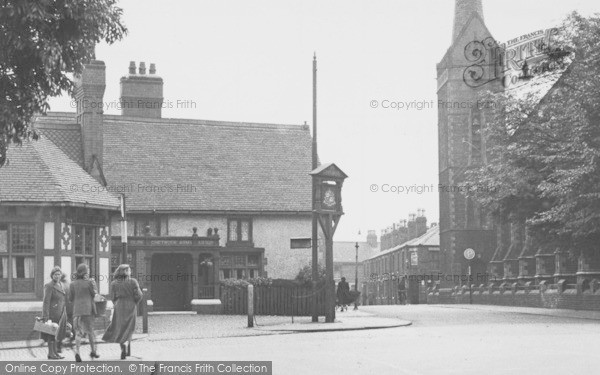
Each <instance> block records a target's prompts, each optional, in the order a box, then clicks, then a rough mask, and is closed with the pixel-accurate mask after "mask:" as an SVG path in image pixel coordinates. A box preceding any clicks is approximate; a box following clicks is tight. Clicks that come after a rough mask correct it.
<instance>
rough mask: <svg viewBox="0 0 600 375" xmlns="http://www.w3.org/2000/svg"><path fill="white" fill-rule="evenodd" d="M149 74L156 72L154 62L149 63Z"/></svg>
mask: <svg viewBox="0 0 600 375" xmlns="http://www.w3.org/2000/svg"><path fill="white" fill-rule="evenodd" d="M150 74H156V64H154V63H151V64H150Z"/></svg>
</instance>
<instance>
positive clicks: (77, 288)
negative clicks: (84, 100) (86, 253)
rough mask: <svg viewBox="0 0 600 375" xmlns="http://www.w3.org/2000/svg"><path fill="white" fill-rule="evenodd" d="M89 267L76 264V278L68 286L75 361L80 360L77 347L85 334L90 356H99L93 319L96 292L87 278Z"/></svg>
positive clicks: (92, 281) (92, 283)
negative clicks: (71, 304) (90, 349)
mask: <svg viewBox="0 0 600 375" xmlns="http://www.w3.org/2000/svg"><path fill="white" fill-rule="evenodd" d="M89 272H90V271H89V268H88V266H87V265H86V264H83V263H82V264H80V265H78V266H77V274H76V276H75V277H76V279H75V280H74V281H73V282H72V283H71V285H70V286H69V294H70V296H71V300H72V301H73V330H74V331H75V361H76V362H81V356H80V355H79V347H80V345H81V338H82V337H83V336H85V335H87V336H88V338H89V340H90V346H91V348H92V351H91V352H90V358H92V359H93V358H100V356H99V355H98V353H97V352H96V335H95V334H94V319H95V315H96V304H95V303H94V296H95V295H96V293H97V289H96V283H95V282H94V280H90V279H89Z"/></svg>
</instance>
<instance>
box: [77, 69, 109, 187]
mask: <svg viewBox="0 0 600 375" xmlns="http://www.w3.org/2000/svg"><path fill="white" fill-rule="evenodd" d="M74 83H75V100H76V101H77V122H78V123H79V125H80V126H81V139H82V143H83V168H84V169H85V170H86V171H88V172H91V171H92V163H93V160H94V159H96V160H97V161H98V164H99V165H100V167H102V153H103V149H104V140H103V139H104V135H103V117H104V111H103V100H104V90H105V89H106V66H105V65H104V62H103V61H98V60H92V61H91V62H90V63H89V64H86V65H85V66H84V69H83V72H82V73H81V74H79V75H76V76H75V79H74ZM97 172H98V171H97V170H96V171H95V173H97ZM92 175H94V173H93V174H92ZM94 177H96V179H100V176H99V175H98V176H96V175H94Z"/></svg>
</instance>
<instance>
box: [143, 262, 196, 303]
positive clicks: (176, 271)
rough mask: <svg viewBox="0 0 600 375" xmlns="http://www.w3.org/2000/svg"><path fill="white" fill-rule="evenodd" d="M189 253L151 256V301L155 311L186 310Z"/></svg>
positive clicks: (188, 282)
mask: <svg viewBox="0 0 600 375" xmlns="http://www.w3.org/2000/svg"><path fill="white" fill-rule="evenodd" d="M191 262H192V257H191V256H190V255H189V254H154V255H153V256H152V275H151V276H152V302H153V303H154V310H156V311H182V310H186V309H187V307H188V305H189V302H190V301H188V300H187V299H188V296H189V294H188V288H189V284H190V278H189V276H187V277H186V275H189V265H190V264H191Z"/></svg>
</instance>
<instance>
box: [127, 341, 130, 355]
mask: <svg viewBox="0 0 600 375" xmlns="http://www.w3.org/2000/svg"><path fill="white" fill-rule="evenodd" d="M127 356H128V357H131V343H128V344H127Z"/></svg>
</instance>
